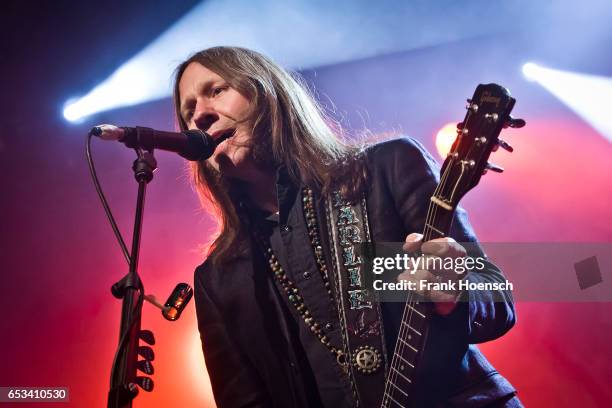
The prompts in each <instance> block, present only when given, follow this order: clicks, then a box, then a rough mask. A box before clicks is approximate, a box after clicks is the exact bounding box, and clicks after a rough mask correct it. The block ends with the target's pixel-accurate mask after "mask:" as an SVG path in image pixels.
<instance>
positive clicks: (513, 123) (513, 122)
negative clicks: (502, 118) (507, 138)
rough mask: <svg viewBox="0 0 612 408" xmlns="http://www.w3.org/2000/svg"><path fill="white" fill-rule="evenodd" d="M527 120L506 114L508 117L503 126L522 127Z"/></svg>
mask: <svg viewBox="0 0 612 408" xmlns="http://www.w3.org/2000/svg"><path fill="white" fill-rule="evenodd" d="M526 123H527V122H525V121H524V120H523V119H515V118H513V117H512V116H508V119H507V120H506V122H505V123H504V128H507V127H511V128H517V129H518V128H522V127H523V126H525V124H526Z"/></svg>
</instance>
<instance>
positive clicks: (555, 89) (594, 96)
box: [523, 62, 612, 142]
mask: <svg viewBox="0 0 612 408" xmlns="http://www.w3.org/2000/svg"><path fill="white" fill-rule="evenodd" d="M523 74H524V75H525V77H526V78H527V79H529V80H532V81H535V82H537V83H538V84H540V85H542V86H543V87H544V88H545V89H546V90H547V91H549V92H550V93H552V94H553V95H554V96H556V97H557V98H559V100H560V101H561V102H563V103H564V104H565V105H566V106H568V107H569V108H570V109H571V110H573V111H574V112H575V113H576V114H577V115H578V116H580V117H581V118H582V119H584V120H585V121H586V122H587V123H589V124H590V125H591V126H592V127H593V128H594V129H595V130H597V131H598V132H599V133H600V134H601V135H602V136H604V137H605V138H606V139H608V141H610V142H612V114H611V111H610V101H611V100H612V78H608V77H603V76H596V75H588V74H580V73H575V72H568V71H561V70H557V69H552V68H547V67H543V66H540V65H537V64H534V63H532V62H529V63H526V64H525V65H523Z"/></svg>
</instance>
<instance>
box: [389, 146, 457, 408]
mask: <svg viewBox="0 0 612 408" xmlns="http://www.w3.org/2000/svg"><path fill="white" fill-rule="evenodd" d="M453 160H454V159H453V158H452V157H451V162H450V163H449V165H447V168H446V169H445V171H444V173H443V175H442V178H441V180H440V183H438V185H437V187H436V189H435V190H434V196H435V195H438V193H439V192H440V190H442V189H443V188H444V187H445V183H446V180H447V178H448V175H449V173H450V168H451V165H450V164H451V163H452V161H453ZM437 207H438V206H437V205H434V203H433V202H430V203H429V207H428V210H427V216H426V221H425V224H426V225H425V231H424V232H425V234H424V237H423V242H425V240H426V238H425V235H429V234H428V231H431V228H427V224H429V223H430V222H431V220H432V219H435V216H436V213H437ZM432 209H433V211H432ZM412 303H413V291H410V292H409V294H408V299H407V301H406V306H405V307H404V313H403V315H402V320H401V322H405V321H406V320H405V317H406V314H407V316H408V318H407V327H406V328H404V327H402V326H403V325H402V324H401V323H400V328H399V333H398V339H399V338H403V336H404V335H405V334H406V331H409V330H410V329H409V327H411V323H412V317H413V315H414V311H413V307H414V306H411V305H412ZM421 334H423V333H421ZM396 348H397V350H396V351H395V352H394V353H393V358H392V361H391V367H392V368H395V366H396V365H397V364H396V362H397V361H398V360H399V355H402V354H403V353H404V350H405V346H404V345H403V344H402V342H401V341H399V340H398V341H397V342H396ZM395 369H397V368H395ZM398 375H399V374H394V373H393V370H391V371H390V372H389V378H388V379H387V382H385V392H384V395H383V406H384V404H386V403H387V402H388V398H390V395H389V391H388V389H389V387H390V384H389V383H393V384H394V385H396V384H395V380H396V379H397V378H398ZM391 392H393V391H391Z"/></svg>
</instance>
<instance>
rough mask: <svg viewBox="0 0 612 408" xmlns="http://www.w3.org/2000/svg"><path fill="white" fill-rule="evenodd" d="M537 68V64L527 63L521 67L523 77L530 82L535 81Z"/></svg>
mask: <svg viewBox="0 0 612 408" xmlns="http://www.w3.org/2000/svg"><path fill="white" fill-rule="evenodd" d="M538 68H539V66H538V65H537V64H534V63H533V62H528V63H526V64H524V65H523V75H525V77H526V78H527V79H529V80H530V81H535V79H536V77H537V75H538Z"/></svg>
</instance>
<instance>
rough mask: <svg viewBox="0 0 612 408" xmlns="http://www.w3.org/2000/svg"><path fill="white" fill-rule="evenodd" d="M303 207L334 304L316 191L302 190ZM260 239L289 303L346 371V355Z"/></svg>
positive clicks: (309, 234)
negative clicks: (316, 318)
mask: <svg viewBox="0 0 612 408" xmlns="http://www.w3.org/2000/svg"><path fill="white" fill-rule="evenodd" d="M302 207H303V210H304V216H305V217H306V224H307V227H308V236H309V237H310V242H311V244H312V248H313V250H314V254H315V259H316V262H317V265H318V267H319V271H320V272H321V277H322V278H323V283H324V285H325V289H326V290H327V293H328V295H329V296H330V298H331V299H332V301H333V294H332V291H331V285H330V283H329V275H328V269H327V265H326V264H325V258H324V256H323V246H322V245H321V238H320V235H319V229H318V226H317V218H316V211H315V207H314V195H313V192H312V190H311V189H309V188H306V187H305V188H303V189H302ZM259 238H260V240H261V242H262V243H263V244H264V247H265V248H266V249H265V251H264V253H265V256H266V259H267V260H268V264H269V265H270V269H271V270H272V273H273V275H274V278H275V279H276V281H277V282H278V283H279V285H280V286H281V288H283V291H284V292H285V294H286V295H287V298H288V299H289V302H290V303H291V304H292V305H293V307H294V308H295V309H296V310H297V312H298V314H299V315H300V316H301V317H302V319H303V320H304V323H305V324H306V326H307V327H308V328H309V329H310V331H311V332H312V333H313V334H314V335H315V336H316V337H317V339H318V340H319V341H320V342H321V343H322V344H323V345H324V346H325V347H326V348H327V349H328V350H329V351H330V352H331V353H332V354H333V355H334V356H335V357H336V361H337V362H338V364H339V365H340V366H341V367H342V368H343V369H345V370H346V368H347V361H346V356H345V354H344V352H343V351H342V350H341V349H339V348H337V347H336V346H334V345H333V344H332V343H331V340H330V338H329V337H328V336H327V335H326V334H325V332H324V331H323V329H322V327H321V324H319V323H318V322H316V321H315V320H314V318H313V316H312V314H311V313H310V310H308V307H307V306H306V304H305V303H304V299H303V298H302V296H301V295H300V291H299V289H298V288H297V286H296V285H295V284H294V283H293V282H292V281H291V280H290V279H289V278H288V277H287V273H286V272H285V270H284V269H283V267H282V266H281V264H280V262H279V261H278V258H277V257H276V255H275V254H274V251H272V247H271V246H270V245H269V243H267V242H266V240H265V239H263V238H262V237H261V236H260V237H259Z"/></svg>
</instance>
